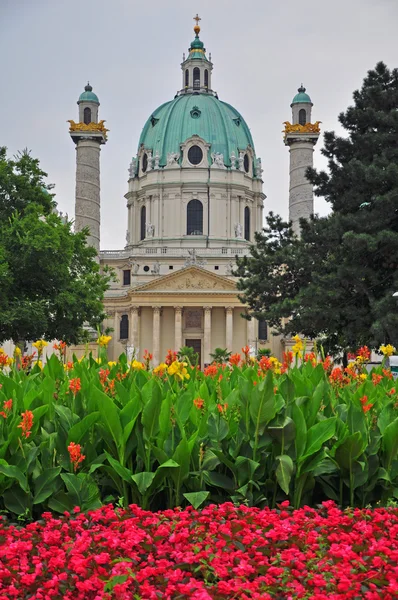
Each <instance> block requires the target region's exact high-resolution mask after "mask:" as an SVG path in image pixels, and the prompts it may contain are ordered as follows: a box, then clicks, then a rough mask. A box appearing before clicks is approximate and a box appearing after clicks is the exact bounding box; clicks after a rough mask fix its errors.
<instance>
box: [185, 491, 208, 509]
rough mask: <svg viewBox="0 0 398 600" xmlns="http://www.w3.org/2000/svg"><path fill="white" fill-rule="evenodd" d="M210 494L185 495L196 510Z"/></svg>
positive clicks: (191, 493) (195, 493)
mask: <svg viewBox="0 0 398 600" xmlns="http://www.w3.org/2000/svg"><path fill="white" fill-rule="evenodd" d="M209 495H210V492H189V493H187V494H183V496H184V498H186V499H187V500H188V502H189V504H191V505H192V506H193V507H194V509H195V510H197V509H198V508H199V506H200V505H201V504H203V502H204V501H205V500H206V499H207V498H208V497H209Z"/></svg>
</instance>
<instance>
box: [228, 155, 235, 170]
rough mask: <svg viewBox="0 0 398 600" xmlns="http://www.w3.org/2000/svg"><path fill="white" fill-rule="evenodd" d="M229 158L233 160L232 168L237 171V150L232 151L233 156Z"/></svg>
mask: <svg viewBox="0 0 398 600" xmlns="http://www.w3.org/2000/svg"><path fill="white" fill-rule="evenodd" d="M229 160H230V161H231V169H232V170H233V171H236V156H235V152H234V151H233V150H232V152H231V156H230V157H229Z"/></svg>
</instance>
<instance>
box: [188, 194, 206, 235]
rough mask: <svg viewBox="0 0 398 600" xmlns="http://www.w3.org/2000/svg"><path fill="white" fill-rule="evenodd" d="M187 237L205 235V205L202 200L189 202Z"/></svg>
mask: <svg viewBox="0 0 398 600" xmlns="http://www.w3.org/2000/svg"><path fill="white" fill-rule="evenodd" d="M187 235H203V204H202V203H201V201H200V200H191V201H190V202H188V206H187Z"/></svg>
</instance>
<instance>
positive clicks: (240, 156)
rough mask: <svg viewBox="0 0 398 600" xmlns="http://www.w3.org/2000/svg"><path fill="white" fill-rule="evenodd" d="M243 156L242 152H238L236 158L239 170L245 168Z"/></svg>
mask: <svg viewBox="0 0 398 600" xmlns="http://www.w3.org/2000/svg"><path fill="white" fill-rule="evenodd" d="M244 157H245V154H244V152H239V159H238V160H239V171H244V170H245V166H244Z"/></svg>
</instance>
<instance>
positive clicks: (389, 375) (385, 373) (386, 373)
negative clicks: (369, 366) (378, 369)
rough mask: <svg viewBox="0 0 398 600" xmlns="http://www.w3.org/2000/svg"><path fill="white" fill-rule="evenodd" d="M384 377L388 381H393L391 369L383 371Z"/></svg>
mask: <svg viewBox="0 0 398 600" xmlns="http://www.w3.org/2000/svg"><path fill="white" fill-rule="evenodd" d="M383 375H384V377H387V379H392V373H391V371H390V369H383Z"/></svg>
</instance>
